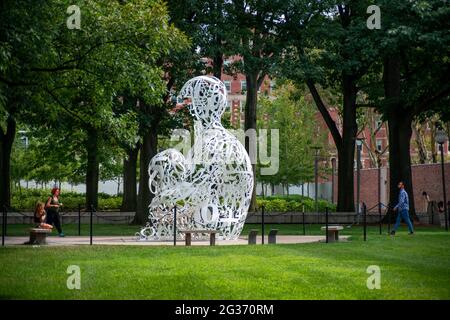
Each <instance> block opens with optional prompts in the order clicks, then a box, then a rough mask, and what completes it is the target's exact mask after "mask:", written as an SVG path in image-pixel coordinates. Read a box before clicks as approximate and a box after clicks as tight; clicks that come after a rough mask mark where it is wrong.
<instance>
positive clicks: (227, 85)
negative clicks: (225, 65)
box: [223, 81, 231, 92]
mask: <svg viewBox="0 0 450 320" xmlns="http://www.w3.org/2000/svg"><path fill="white" fill-rule="evenodd" d="M223 84H224V85H225V88H227V92H231V81H224V82H223Z"/></svg>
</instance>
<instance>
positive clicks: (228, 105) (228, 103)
mask: <svg viewBox="0 0 450 320" xmlns="http://www.w3.org/2000/svg"><path fill="white" fill-rule="evenodd" d="M231 104H232V102H231V100H227V108H226V110H225V112H231Z"/></svg>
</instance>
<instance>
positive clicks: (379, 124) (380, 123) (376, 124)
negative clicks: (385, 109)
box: [375, 120, 383, 129]
mask: <svg viewBox="0 0 450 320" xmlns="http://www.w3.org/2000/svg"><path fill="white" fill-rule="evenodd" d="M382 124H383V121H381V120H377V121H375V129H378V128H380V127H381V126H382Z"/></svg>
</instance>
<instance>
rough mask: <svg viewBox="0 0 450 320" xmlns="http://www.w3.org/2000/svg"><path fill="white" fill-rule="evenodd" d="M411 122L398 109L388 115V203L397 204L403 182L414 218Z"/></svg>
mask: <svg viewBox="0 0 450 320" xmlns="http://www.w3.org/2000/svg"><path fill="white" fill-rule="evenodd" d="M411 125H412V120H411V118H410V117H408V116H405V113H404V112H402V110H401V109H399V110H398V111H397V112H391V113H390V114H389V115H388V126H389V155H390V156H389V188H390V189H389V203H390V204H391V207H392V206H394V205H395V204H397V201H398V193H399V189H398V187H397V184H398V183H399V181H403V183H404V184H405V190H406V191H407V192H408V196H409V212H410V213H411V214H412V215H413V216H414V217H415V206H414V191H413V185H412V172H411V153H410V141H411V135H412V129H411Z"/></svg>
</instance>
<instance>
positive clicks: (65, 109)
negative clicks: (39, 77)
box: [45, 89, 86, 124]
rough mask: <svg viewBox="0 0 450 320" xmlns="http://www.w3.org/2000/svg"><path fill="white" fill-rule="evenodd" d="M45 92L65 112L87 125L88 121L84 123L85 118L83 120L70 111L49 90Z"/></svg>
mask: <svg viewBox="0 0 450 320" xmlns="http://www.w3.org/2000/svg"><path fill="white" fill-rule="evenodd" d="M45 91H46V92H47V93H48V94H49V95H50V96H51V97H52V98H53V100H55V102H56V103H57V104H58V105H59V106H60V107H61V108H63V110H64V111H66V112H67V113H68V114H69V115H70V116H72V117H75V118H77V119H78V120H80V121H81V123H84V124H86V121H84V119H83V118H81V117H80V116H79V115H78V114H76V113H75V112H73V111H72V110H70V109H69V108H68V107H67V106H66V105H65V104H64V103H62V102H61V101H60V100H59V99H58V97H56V96H55V95H54V94H53V92H51V91H50V90H48V89H45Z"/></svg>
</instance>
